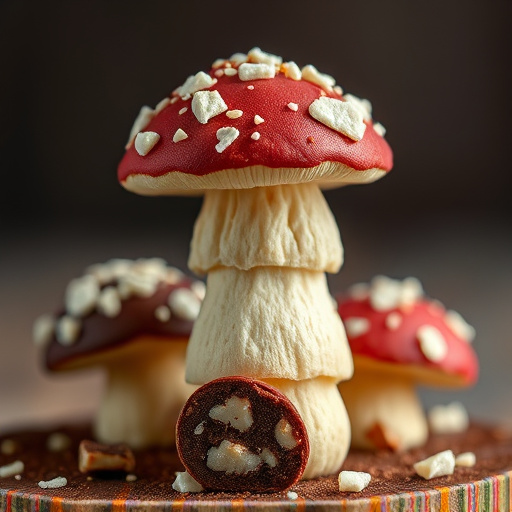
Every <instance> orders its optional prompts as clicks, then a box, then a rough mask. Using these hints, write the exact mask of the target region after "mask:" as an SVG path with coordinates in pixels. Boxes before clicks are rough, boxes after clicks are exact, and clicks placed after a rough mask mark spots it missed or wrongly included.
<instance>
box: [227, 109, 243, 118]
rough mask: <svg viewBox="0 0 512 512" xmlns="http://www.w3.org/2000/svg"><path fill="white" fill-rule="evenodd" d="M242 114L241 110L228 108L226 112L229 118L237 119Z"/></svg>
mask: <svg viewBox="0 0 512 512" xmlns="http://www.w3.org/2000/svg"><path fill="white" fill-rule="evenodd" d="M243 114H244V112H243V110H228V111H227V112H226V115H227V116H228V117H229V119H238V118H239V117H242V116H243Z"/></svg>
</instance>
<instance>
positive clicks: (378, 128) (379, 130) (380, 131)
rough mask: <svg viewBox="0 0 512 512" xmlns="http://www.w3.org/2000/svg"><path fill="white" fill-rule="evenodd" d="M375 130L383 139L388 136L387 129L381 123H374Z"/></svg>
mask: <svg viewBox="0 0 512 512" xmlns="http://www.w3.org/2000/svg"><path fill="white" fill-rule="evenodd" d="M373 129H374V130H375V133H376V134H377V135H380V136H381V137H384V135H386V128H384V126H383V125H382V124H380V123H373Z"/></svg>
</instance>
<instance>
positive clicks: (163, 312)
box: [155, 306, 171, 323]
mask: <svg viewBox="0 0 512 512" xmlns="http://www.w3.org/2000/svg"><path fill="white" fill-rule="evenodd" d="M155 318H156V319H157V320H160V322H162V323H165V322H168V321H169V320H170V318H171V310H170V309H169V308H168V307H167V306H158V307H157V308H156V309H155Z"/></svg>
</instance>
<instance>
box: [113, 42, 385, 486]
mask: <svg viewBox="0 0 512 512" xmlns="http://www.w3.org/2000/svg"><path fill="white" fill-rule="evenodd" d="M370 109H371V107H370V103H369V102H368V101H366V100H360V99H358V98H356V97H354V96H351V95H348V94H347V95H345V96H342V94H341V88H340V87H339V86H336V85H335V81H334V79H333V78H332V77H330V76H328V75H325V74H322V73H319V72H318V71H317V70H316V68H315V67H313V66H311V65H309V66H305V67H304V68H302V70H301V69H300V68H299V67H298V66H297V65H296V64H295V63H294V62H285V63H283V61H282V59H281V58H280V57H277V56H275V55H271V54H268V53H265V52H262V51H261V50H260V49H259V48H254V49H253V50H251V51H250V52H249V53H248V54H247V55H245V54H235V55H233V56H232V57H231V58H230V59H227V60H218V61H216V62H215V63H214V66H213V68H212V69H211V70H210V72H209V73H204V72H201V71H200V72H199V73H197V74H196V75H194V76H191V77H189V78H188V79H187V80H186V81H185V83H184V84H183V85H182V86H181V87H178V88H177V89H176V90H175V91H174V92H173V93H172V96H171V97H170V98H165V99H164V100H163V101H161V102H160V103H159V104H158V105H157V107H156V109H155V110H152V109H149V108H148V107H144V108H143V110H142V111H141V114H140V115H139V117H138V119H137V120H136V123H135V125H134V127H133V129H132V136H131V138H130V141H129V143H128V146H127V151H126V154H125V156H124V158H123V160H122V161H121V163H120V165H119V172H118V174H119V180H120V181H121V183H122V185H123V186H124V187H126V188H127V189H128V190H130V191H133V192H136V193H139V194H146V195H172V194H201V193H204V203H203V206H202V210H201V212H200V214H199V218H198V219H197V221H196V225H195V228H194V235H193V240H192V243H191V253H190V258H189V267H190V268H191V269H192V270H193V271H194V272H196V273H198V274H208V280H207V289H208V294H207V296H206V299H205V302H204V305H203V308H202V309H201V313H200V314H199V317H198V320H197V322H196V324H195V326H194V330H193V332H192V336H191V339H190V343H189V348H188V353H187V370H186V376H187V381H188V382H191V383H194V384H204V383H206V382H208V381H211V380H214V379H217V378H220V377H225V376H231V375H242V376H246V377H251V378H255V379H260V380H264V381H266V382H267V383H269V384H271V385H272V386H274V387H276V388H277V389H279V390H280V391H281V392H282V393H283V394H284V395H286V396H287V397H288V398H289V399H290V400H291V402H292V403H293V404H294V405H295V406H296V408H297V409H298V411H299V413H300V414H301V416H302V418H303V419H304V422H305V424H306V427H307V430H308V435H309V442H310V448H311V452H310V457H309V463H308V466H307V468H306V470H305V472H304V478H312V477H316V476H319V475H327V474H331V473H334V472H335V471H337V470H338V469H339V467H340V466H341V464H342V462H343V460H344V458H345V455H346V452H347V450H348V444H349V439H350V432H349V428H350V427H349V423H348V419H347V416H346V411H345V408H344V405H343V402H342V400H341V398H340V396H339V393H338V391H337V388H336V383H337V382H339V381H340V380H343V379H347V378H349V377H350V376H351V375H352V369H353V368H352V359H351V355H350V351H349V348H348V344H347V342H346V336H345V333H344V329H343V326H342V323H341V321H340V319H339V316H338V315H337V314H336V311H335V310H334V309H333V307H332V302H331V298H330V295H329V292H328V288H327V281H326V277H325V274H324V273H325V272H331V273H335V272H337V271H338V270H339V268H340V266H341V264H342V246H341V241H340V236H339V232H338V228H337V226H336V222H335V220H334V217H333V215H332V213H331V211H330V209H329V207H328V205H327V203H326V201H325V199H324V197H323V195H322V192H321V190H320V189H321V188H322V187H325V188H330V187H336V186H341V185H343V184H348V183H367V182H371V181H375V180H376V179H378V178H380V177H382V176H384V175H385V174H386V173H387V171H389V170H390V169H391V166H392V154H391V150H390V148H389V146H388V145H387V143H386V141H385V140H384V139H383V137H382V135H383V133H384V130H383V127H382V126H381V125H380V124H378V123H374V122H373V121H372V119H371V115H370Z"/></svg>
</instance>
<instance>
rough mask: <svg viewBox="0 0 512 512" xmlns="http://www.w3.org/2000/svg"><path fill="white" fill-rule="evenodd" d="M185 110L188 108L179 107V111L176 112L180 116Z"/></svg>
mask: <svg viewBox="0 0 512 512" xmlns="http://www.w3.org/2000/svg"><path fill="white" fill-rule="evenodd" d="M187 110H188V108H187V107H183V108H180V111H179V112H178V114H179V115H180V116H181V115H183V114H184V113H185V112H186V111H187Z"/></svg>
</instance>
